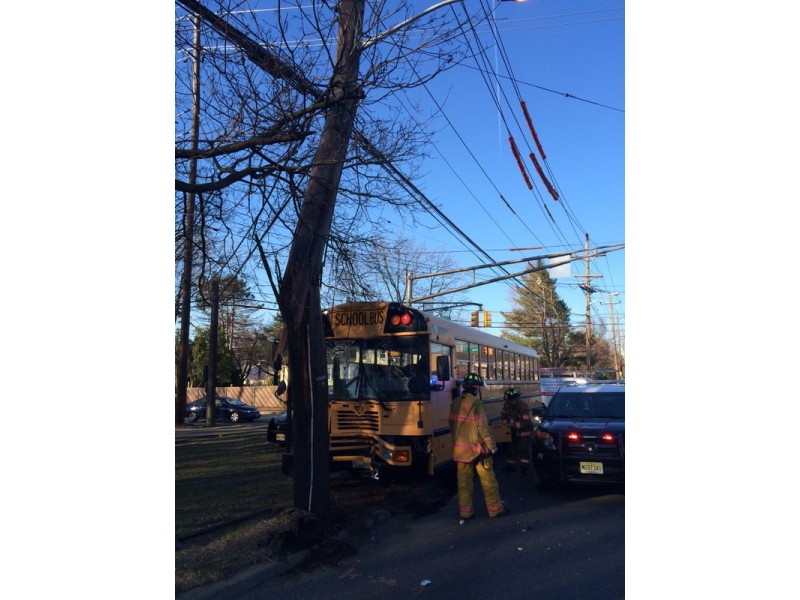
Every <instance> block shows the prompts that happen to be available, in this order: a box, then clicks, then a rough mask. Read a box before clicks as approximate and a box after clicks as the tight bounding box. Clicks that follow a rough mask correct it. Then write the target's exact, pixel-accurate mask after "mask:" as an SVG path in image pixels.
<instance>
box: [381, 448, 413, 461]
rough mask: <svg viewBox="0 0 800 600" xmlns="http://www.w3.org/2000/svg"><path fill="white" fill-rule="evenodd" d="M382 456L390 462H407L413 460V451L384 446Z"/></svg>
mask: <svg viewBox="0 0 800 600" xmlns="http://www.w3.org/2000/svg"><path fill="white" fill-rule="evenodd" d="M381 458H382V459H383V460H385V461H386V462H388V463H390V464H397V463H403V464H407V463H410V462H411V452H410V451H409V450H408V449H405V450H400V449H398V448H389V447H388V446H383V447H382V448H381Z"/></svg>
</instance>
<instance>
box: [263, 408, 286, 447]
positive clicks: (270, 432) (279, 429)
mask: <svg viewBox="0 0 800 600" xmlns="http://www.w3.org/2000/svg"><path fill="white" fill-rule="evenodd" d="M288 431H289V419H288V414H287V413H286V412H282V413H281V414H279V415H275V416H274V417H272V418H271V419H270V420H269V424H268V425H267V441H268V442H277V443H278V444H280V445H281V446H285V445H286V435H287V433H288Z"/></svg>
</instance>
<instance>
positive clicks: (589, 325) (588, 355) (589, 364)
mask: <svg viewBox="0 0 800 600" xmlns="http://www.w3.org/2000/svg"><path fill="white" fill-rule="evenodd" d="M585 250H586V258H585V260H586V275H584V277H586V283H585V284H584V285H582V286H581V289H583V291H584V292H586V370H587V371H591V370H592V314H591V311H590V307H589V305H590V304H591V303H592V294H593V293H594V292H596V291H598V290H596V289H594V288H593V287H592V277H600V275H590V274H589V259H590V255H589V234H588V233H587V234H586V242H585Z"/></svg>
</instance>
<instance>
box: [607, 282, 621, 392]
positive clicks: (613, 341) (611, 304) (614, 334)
mask: <svg viewBox="0 0 800 600" xmlns="http://www.w3.org/2000/svg"><path fill="white" fill-rule="evenodd" d="M612 296H616V292H614V293H613V294H612V293H611V292H609V294H608V308H609V310H610V313H611V344H612V345H613V348H614V377H616V378H617V379H619V378H620V377H619V356H618V355H617V331H616V329H615V328H614V302H613V301H612V300H611V297H612Z"/></svg>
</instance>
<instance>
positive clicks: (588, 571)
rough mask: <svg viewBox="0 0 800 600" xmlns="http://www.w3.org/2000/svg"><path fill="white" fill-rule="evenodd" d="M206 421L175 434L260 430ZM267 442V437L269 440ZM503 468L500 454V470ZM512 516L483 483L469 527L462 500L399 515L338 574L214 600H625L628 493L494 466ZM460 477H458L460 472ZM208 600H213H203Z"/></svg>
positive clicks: (327, 570)
mask: <svg viewBox="0 0 800 600" xmlns="http://www.w3.org/2000/svg"><path fill="white" fill-rule="evenodd" d="M270 418H271V415H265V416H262V417H261V419H259V420H258V421H255V422H252V423H236V424H232V423H224V422H220V423H217V424H215V425H214V427H210V428H209V427H205V424H204V423H198V424H193V425H191V426H188V425H187V426H184V427H181V428H176V431H175V436H176V442H177V443H179V442H180V440H181V439H186V438H191V437H196V436H204V435H220V434H221V433H223V432H224V431H231V432H232V431H235V430H236V429H241V428H251V427H262V428H265V429H266V424H267V423H268V422H269V419H270ZM265 436H266V433H265ZM501 464H502V455H500V458H499V459H498V461H497V464H496V467H499V465H501ZM495 470H496V473H497V478H498V482H499V484H500V491H501V495H502V497H503V500H504V501H505V502H507V504H508V507H509V509H510V511H509V514H508V515H506V516H503V517H499V518H496V519H489V518H488V517H487V515H486V508H485V504H484V503H483V497H482V492H481V491H480V484H479V482H478V481H477V479H476V481H475V493H476V498H475V509H476V515H475V517H473V518H472V519H471V520H470V521H468V522H466V523H463V524H462V523H461V522H460V520H459V518H458V509H457V502H456V498H455V496H453V497H451V498H450V499H449V501H448V502H447V504H446V505H445V506H443V507H442V508H440V509H439V510H438V511H436V512H434V513H432V514H426V515H424V516H422V517H418V518H414V517H410V516H394V517H392V518H390V519H388V520H386V521H383V522H381V523H379V524H377V525H376V526H375V527H374V528H373V529H371V530H370V532H369V537H368V539H367V540H366V541H364V542H362V543H361V544H360V545H359V549H358V553H357V554H356V555H354V556H350V557H348V558H344V559H343V560H342V561H341V562H340V563H339V564H337V565H336V566H318V567H316V568H315V569H314V570H312V571H311V572H296V571H289V572H285V573H283V574H279V575H276V576H275V577H272V578H270V579H268V580H267V581H262V582H261V583H258V584H257V585H256V586H255V587H252V588H250V589H248V590H246V591H241V590H237V591H238V593H236V594H234V593H232V590H230V589H229V590H226V591H222V592H220V593H219V594H212V595H211V597H214V598H225V599H228V598H231V599H234V598H235V599H236V600H260V599H267V598H269V599H271V600H273V599H274V598H281V600H291V599H295V598H296V599H298V600H300V599H302V600H306V599H307V598H315V599H317V600H321V599H327V598H337V599H338V598H347V599H348V600H369V599H373V598H374V599H380V600H393V599H394V598H398V599H401V598H402V599H403V600H406V599H408V598H416V597H420V596H427V597H430V598H436V599H437V600H439V599H448V598H454V599H458V600H471V599H473V598H503V599H504V600H513V599H515V598H525V599H526V600H529V599H530V598H537V597H538V598H548V599H551V600H562V599H564V600H566V599H571V598H575V599H582V600H593V599H595V598H596V599H597V600H617V599H622V598H624V597H625V494H624V490H623V489H622V488H621V487H619V486H574V487H570V488H567V489H563V490H548V491H544V492H541V491H538V490H537V489H536V487H535V485H534V480H533V478H532V477H531V476H530V475H529V476H528V477H527V478H523V477H521V475H520V474H519V473H506V472H503V471H501V470H500V469H499V468H496V469H495ZM452 476H453V477H455V474H454V473H453V474H452ZM204 597H205V596H204Z"/></svg>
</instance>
